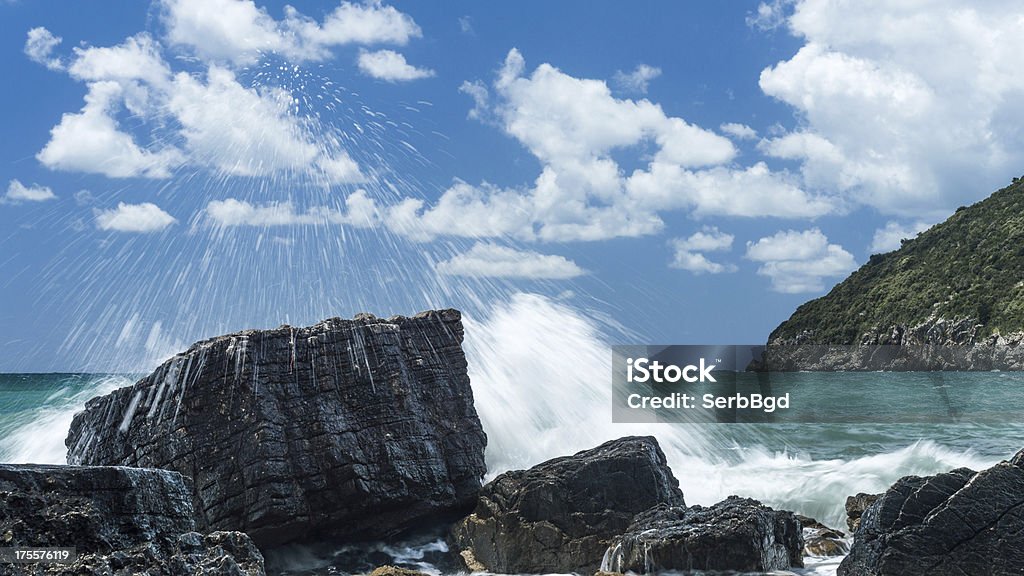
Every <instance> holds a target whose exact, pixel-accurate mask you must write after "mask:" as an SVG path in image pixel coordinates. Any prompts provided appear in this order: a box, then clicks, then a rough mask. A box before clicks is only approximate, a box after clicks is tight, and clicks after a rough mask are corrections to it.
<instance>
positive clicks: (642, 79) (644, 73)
mask: <svg viewBox="0 0 1024 576" xmlns="http://www.w3.org/2000/svg"><path fill="white" fill-rule="evenodd" d="M658 76H661V68H656V67H654V66H648V65H647V64H640V65H639V66H637V67H636V68H635V69H634V70H633V71H632V72H623V71H622V70H619V71H617V72H615V75H614V76H612V83H613V84H614V85H615V87H616V88H618V89H619V90H621V91H623V92H627V93H630V94H646V93H647V85H648V84H650V83H651V80H654V79H655V78H657V77H658Z"/></svg>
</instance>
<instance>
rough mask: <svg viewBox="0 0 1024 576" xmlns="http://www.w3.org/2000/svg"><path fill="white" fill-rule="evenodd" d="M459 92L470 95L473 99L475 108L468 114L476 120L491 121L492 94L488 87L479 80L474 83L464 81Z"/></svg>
mask: <svg viewBox="0 0 1024 576" xmlns="http://www.w3.org/2000/svg"><path fill="white" fill-rule="evenodd" d="M459 92H462V93H463V94H466V95H468V96H469V97H470V98H472V99H473V108H471V109H470V110H469V112H468V113H467V114H466V116H467V117H469V118H472V119H474V120H480V121H487V120H488V119H489V113H490V105H491V93H490V91H489V90H487V86H485V85H484V83H483V82H480V81H479V80H477V81H474V82H469V81H463V82H462V85H460V86H459Z"/></svg>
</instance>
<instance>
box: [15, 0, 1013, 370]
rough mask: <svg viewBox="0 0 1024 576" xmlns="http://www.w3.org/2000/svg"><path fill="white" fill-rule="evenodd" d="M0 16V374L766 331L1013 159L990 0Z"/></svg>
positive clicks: (194, 2) (751, 336)
mask: <svg viewBox="0 0 1024 576" xmlns="http://www.w3.org/2000/svg"><path fill="white" fill-rule="evenodd" d="M0 12H2V15H0V27H3V34H2V35H0V62H2V63H3V64H2V66H3V68H2V69H3V71H4V73H5V76H6V77H7V78H8V79H9V80H8V89H7V90H4V91H3V92H0V110H2V111H3V112H2V114H3V115H4V124H3V125H4V127H5V130H6V137H5V138H3V139H2V141H0V194H2V195H3V196H2V201H0V225H2V236H0V302H2V303H3V304H2V308H0V343H2V344H3V354H2V355H0V370H4V371H14V370H26V371H34V370H79V369H83V370H84V369H94V370H98V369H132V368H136V367H141V366H143V365H145V364H147V363H151V362H152V361H153V360H155V359H158V358H159V357H160V356H161V355H166V354H167V353H169V352H173V351H174V350H176V349H177V348H180V347H181V346H183V345H187V344H188V343H190V342H191V341H193V340H196V339H198V338H202V337H205V336H210V335H213V334H215V333H220V332H224V331H228V330H236V329H241V328H246V327H265V326H276V325H278V324H281V323H283V322H286V321H288V322H294V323H307V322H313V321H315V320H317V319H319V318H321V317H325V316H333V315H340V316H351V315H352V314H354V313H356V312H359V311H363V310H368V311H372V312H375V313H377V314H380V315H385V316H386V315H390V314H392V313H406V314H408V313H413V312H416V311H418V310H421V309H424V308H428V307H436V306H456V307H460V308H464V309H466V310H467V312H469V313H470V314H475V315H479V316H486V314H487V313H488V310H489V307H490V306H491V305H492V304H493V303H494V302H497V301H500V300H502V299H504V298H507V297H508V295H509V294H512V293H515V292H519V291H523V292H532V293H538V294H542V295H546V296H547V297H549V298H552V299H556V300H558V301H561V302H564V303H566V304H567V305H569V306H572V307H574V308H576V309H578V310H581V311H584V312H583V313H586V314H589V315H592V316H595V317H598V318H602V319H604V321H605V322H607V323H608V324H609V325H612V326H618V333H617V335H616V336H613V339H620V340H621V339H626V338H632V339H643V340H647V341H657V342H665V343H670V342H671V343H694V344H695V343H747V342H752V343H757V342H763V340H764V339H765V337H766V335H767V333H768V332H769V331H770V330H771V329H772V328H774V327H775V326H776V325H777V324H778V323H779V322H780V321H782V320H784V319H785V318H786V317H788V315H789V314H790V313H791V312H792V311H793V309H795V307H796V306H798V305H799V304H800V303H802V302H804V301H806V300H807V299H810V298H813V297H816V296H819V295H821V294H823V293H825V292H826V291H827V290H828V288H830V287H831V286H832V285H834V284H835V283H836V282H837V281H839V280H841V279H842V278H843V277H845V275H847V274H848V273H849V272H850V271H852V270H853V269H854V268H855V267H856V266H858V265H859V264H861V263H863V262H864V261H866V259H867V257H868V256H869V255H870V254H871V253H873V252H877V251H886V250H890V249H892V248H894V247H895V246H898V243H899V239H900V238H901V237H908V236H912V235H914V234H916V233H917V232H918V231H920V230H922V229H924V228H926V227H927V226H928V225H930V224H933V223H935V222H938V221H940V220H941V219H943V218H944V217H945V216H946V215H948V214H949V213H951V212H952V211H953V210H954V209H955V208H956V207H957V206H959V205H961V204H966V203H970V202H973V201H977V200H980V199H981V198H983V197H985V196H986V195H987V194H989V193H990V192H991V191H993V190H995V189H996V188H999V187H1001V186H1003V185H1005V184H1007V183H1009V181H1010V179H1011V177H1013V176H1017V175H1019V174H1020V173H1021V172H1022V170H1021V166H1022V165H1024V162H1022V161H1024V146H1022V144H1024V104H1021V103H1022V102H1024V98H1022V96H1024V77H1022V73H1021V72H1020V70H1021V66H1019V63H1020V54H1022V53H1024V46H1022V42H1024V40H1022V38H1024V34H1021V32H1022V30H1021V28H1022V24H1021V22H1024V20H1022V18H1024V15H1022V13H1021V8H1020V6H1019V5H1016V4H1015V3H1013V2H999V1H992V2H983V3H979V4H976V5H974V6H972V7H970V8H964V7H963V6H961V5H959V3H955V2H945V1H940V0H932V1H926V2H881V1H879V2H864V3H856V4H853V5H851V4H850V3H845V2H838V1H828V0H803V1H798V2H793V1H782V2H778V1H777V2H769V3H762V2H685V3H684V2H645V3H639V4H638V3H626V2H584V1H563V2H556V3H549V2H526V3H523V2H486V3H484V2H458V1H443V2H442V1H434V2H382V3H372V2H371V3H365V4H364V3H347V2H326V1H324V2H293V4H292V7H288V6H286V5H285V4H282V3H278V2H256V3H253V2H250V1H242V0H216V1H207V0H204V1H200V0H156V1H154V2H152V3H146V2H138V1H131V2H127V1H126V2H115V1H110V2H103V3H80V2H77V3H65V2H47V1H31V0H15V1H8V2H3V3H0ZM1015 14H1016V16H1014V15H1015Z"/></svg>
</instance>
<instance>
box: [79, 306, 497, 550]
mask: <svg viewBox="0 0 1024 576" xmlns="http://www.w3.org/2000/svg"><path fill="white" fill-rule="evenodd" d="M462 338H463V328H462V322H461V315H460V314H459V312H457V311H455V310H442V311H433V312H426V313H423V314H420V315H417V316H416V317H413V318H405V317H394V318H390V319H386V320H385V319H380V318H376V317H373V316H371V315H361V316H358V317H357V318H356V319H354V320H342V319H338V318H334V319H330V320H325V321H323V322H321V323H319V324H316V325H314V326H310V327H308V328H293V327H288V326H283V327H281V328H278V329H275V330H264V331H257V330H251V331H245V332H239V333H236V334H230V335H227V336H221V337H217V338H213V339H210V340H206V341H203V342H199V343H197V344H194V345H193V346H192V347H191V348H189V349H188V350H187V351H186V352H183V353H181V354H179V355H177V356H175V357H173V358H171V359H170V360H168V361H167V362H165V363H164V364H163V365H161V366H160V367H159V368H157V369H156V371H154V372H153V373H152V374H150V375H149V376H147V377H145V378H143V379H142V380H140V381H139V382H137V383H136V384H135V385H133V386H130V387H127V388H122V389H120V390H117V391H115V392H113V393H111V394H109V395H107V396H104V397H100V398H94V399H92V400H90V401H89V402H88V404H87V405H86V409H85V411H84V412H82V413H79V414H78V415H76V417H75V419H74V422H73V423H72V425H71V431H70V433H69V435H68V438H67V445H68V448H69V451H68V461H69V463H71V464H91V465H122V466H139V467H150V468H163V469H168V470H174V471H177V472H180V473H182V474H184V475H185V476H188V477H191V478H192V479H193V485H194V491H193V500H194V502H195V509H196V514H197V516H198V518H197V521H198V523H199V525H200V526H201V527H203V528H207V529H226V530H240V531H244V532H246V533H248V534H249V535H250V536H251V537H252V538H253V540H254V541H255V542H256V543H257V544H259V545H260V546H275V545H278V544H282V543H286V542H291V541H297V540H311V539H316V538H332V539H335V540H336V541H344V540H365V539H373V538H379V537H386V536H389V535H391V534H394V533H396V532H399V531H401V530H404V529H406V528H408V527H410V526H414V525H417V524H418V523H421V522H423V521H424V520H427V519H429V518H431V517H434V516H438V515H444V514H449V513H457V512H460V511H464V510H465V509H466V508H467V507H472V506H473V504H474V503H475V501H476V497H477V494H478V492H479V490H480V480H481V477H482V476H483V474H484V472H485V467H484V447H485V444H486V437H485V435H484V432H483V429H482V427H481V425H480V421H479V419H478V418H477V414H476V410H475V409H474V407H473V395H472V390H471V388H470V383H469V377H468V376H467V373H466V359H465V356H464V354H463V351H462V348H461V343H462Z"/></svg>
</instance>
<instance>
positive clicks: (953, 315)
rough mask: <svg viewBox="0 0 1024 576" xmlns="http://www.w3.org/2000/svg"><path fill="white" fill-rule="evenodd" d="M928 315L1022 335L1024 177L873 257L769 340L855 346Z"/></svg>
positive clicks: (984, 330) (987, 330)
mask: <svg viewBox="0 0 1024 576" xmlns="http://www.w3.org/2000/svg"><path fill="white" fill-rule="evenodd" d="M933 315H934V316H935V317H938V318H944V319H949V320H959V319H964V318H972V319H976V321H977V323H979V324H982V325H984V326H983V328H982V329H981V330H980V331H979V334H978V336H979V337H983V336H987V335H990V334H993V333H1000V334H1007V333H1009V332H1015V331H1021V330H1024V180H1018V179H1016V178H1015V179H1014V183H1013V184H1012V185H1010V186H1008V187H1006V188H1003V189H1002V190H999V191H998V192H996V193H995V194H992V196H990V197H988V198H987V199H985V200H982V201H981V202H978V203H977V204H974V205H972V206H969V207H962V208H960V209H958V210H957V211H956V213H955V214H953V215H952V216H950V217H949V219H948V220H946V221H945V222H942V223H941V224H936V225H935V226H933V227H932V228H931V229H929V230H927V231H925V232H923V233H921V234H920V235H919V236H918V237H917V238H915V239H912V240H905V241H904V242H903V246H902V247H901V248H900V249H899V250H895V251H893V252H889V253H887V254H876V255H874V256H872V257H871V259H870V261H869V262H868V263H867V264H865V265H864V266H862V267H861V268H860V269H859V270H857V271H856V272H854V273H853V274H852V275H850V277H849V278H847V279H846V280H844V281H843V282H842V283H840V284H838V285H837V286H836V287H835V288H833V289H832V291H831V292H829V293H828V294H827V295H825V296H823V297H821V298H818V299H816V300H811V301H810V302H807V303H806V304H804V305H802V306H800V307H799V308H797V310H796V312H794V313H793V316H791V317H790V319H789V320H787V321H785V322H783V323H782V324H781V325H779V327H778V328H776V329H775V330H774V331H773V332H772V333H771V336H770V337H769V342H773V343H781V342H792V341H793V339H794V338H795V337H796V336H797V335H798V334H801V333H805V332H807V333H806V334H805V335H804V337H802V338H801V339H800V340H801V342H802V343H807V344H856V343H859V342H860V340H861V336H862V335H863V334H865V333H866V332H881V333H885V332H886V331H887V330H888V328H889V327H891V326H894V325H902V326H915V325H917V324H920V323H921V322H923V321H925V320H926V319H928V318H929V317H930V316H933ZM879 343H880V344H884V343H887V342H885V341H884V338H883V341H881V342H879Z"/></svg>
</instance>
